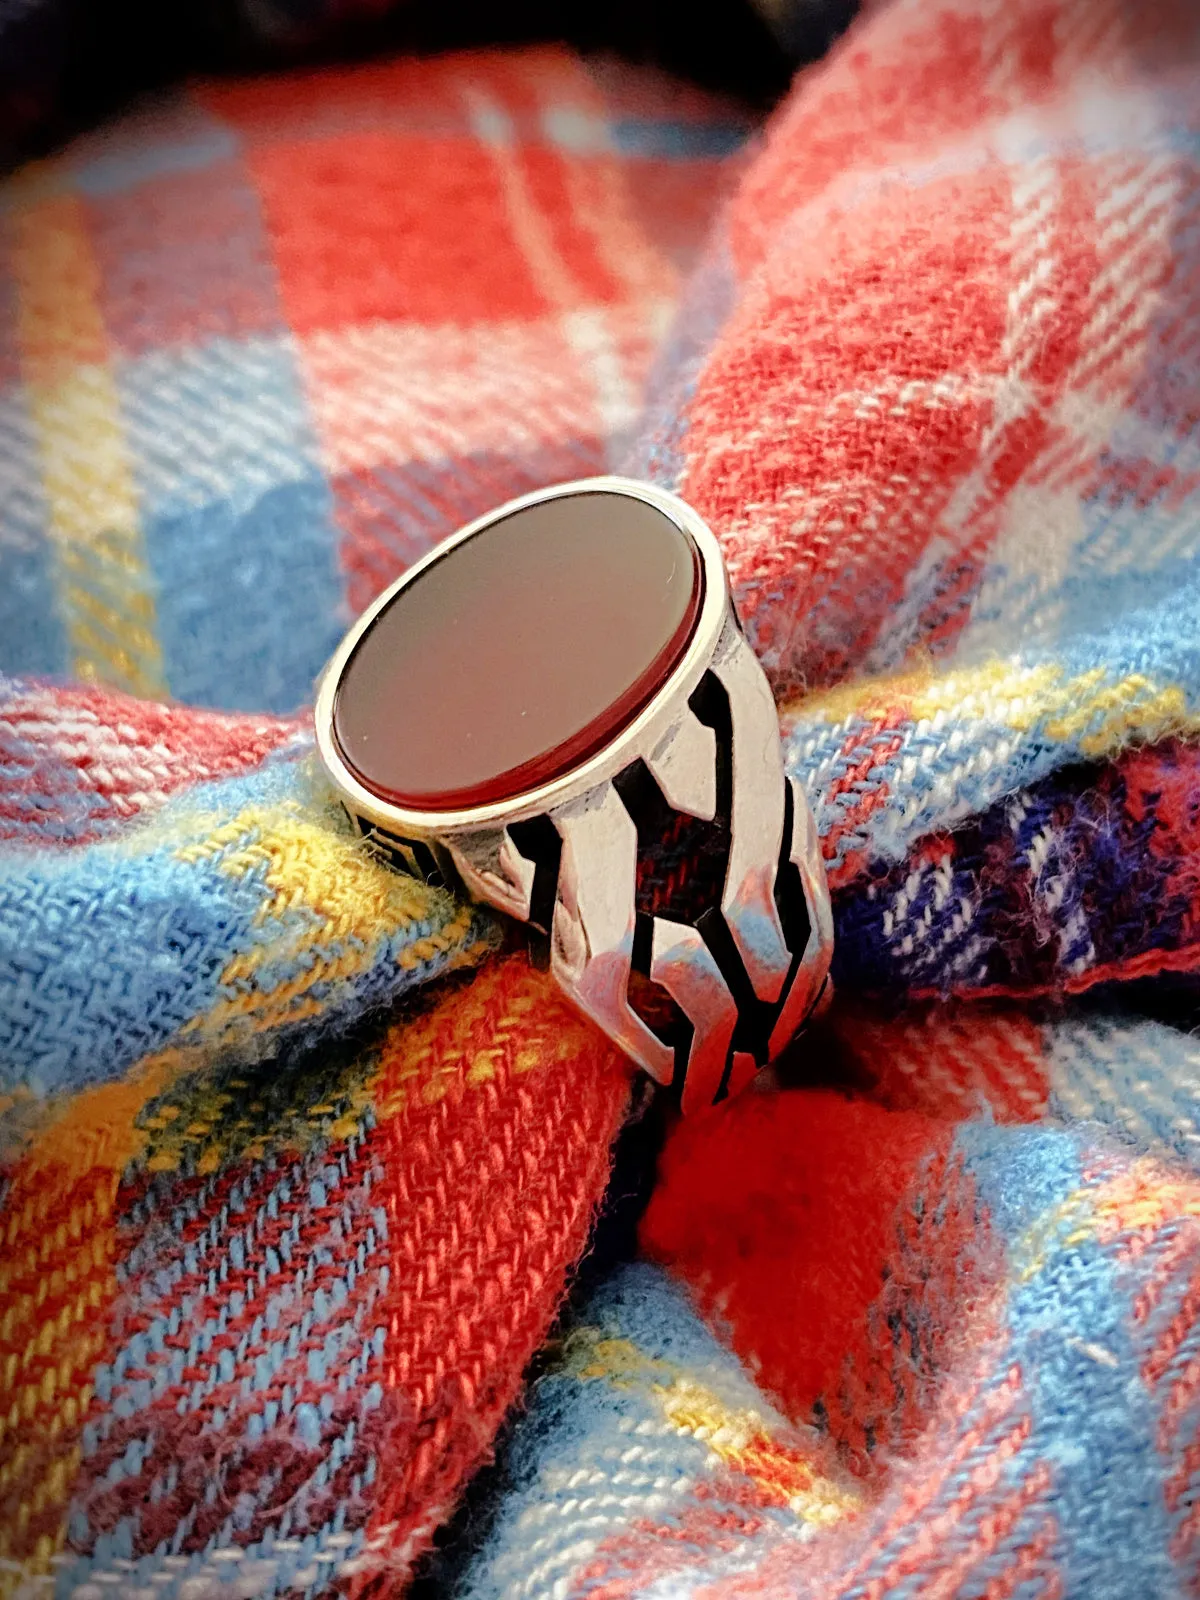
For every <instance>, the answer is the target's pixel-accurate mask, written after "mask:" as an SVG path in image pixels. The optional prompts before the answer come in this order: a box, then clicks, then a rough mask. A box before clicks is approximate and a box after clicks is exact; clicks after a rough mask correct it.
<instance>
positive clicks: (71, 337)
mask: <svg viewBox="0 0 1200 1600" xmlns="http://www.w3.org/2000/svg"><path fill="white" fill-rule="evenodd" d="M26 187H27V188H28V191H29V193H28V199H27V201H26V202H25V203H23V202H22V199H21V194H22V185H21V182H20V180H18V182H17V184H16V192H15V198H16V203H15V205H14V206H13V209H12V211H11V213H10V218H9V224H10V230H11V237H12V268H13V275H14V278H15V281H16V287H17V316H16V326H17V339H18V344H19V347H20V352H21V363H22V371H23V375H24V378H25V383H26V387H27V391H28V403H29V410H30V415H31V418H32V421H33V426H34V430H35V433H36V435H37V441H38V448H39V453H40V457H41V466H42V486H43V491H44V493H45V497H46V505H47V511H48V517H49V531H50V536H51V540H52V542H53V547H54V550H55V556H56V574H55V578H56V584H57V590H58V598H59V605H60V609H61V611H62V615H63V621H64V623H65V626H66V630H67V637H68V640H69V643H70V649H71V656H72V667H73V670H74V672H75V673H76V675H77V676H79V677H81V678H84V679H88V680H99V681H101V682H104V683H110V684H113V685H115V686H116V687H118V688H122V689H127V690H130V691H131V692H132V693H134V694H139V695H144V696H155V695H162V694H163V693H164V692H165V690H166V683H165V680H164V676H163V662H162V652H161V649H160V647H159V642H158V630H157V623H156V616H155V606H154V599H153V590H152V583H151V579H150V574H149V570H148V568H147V564H146V553H145V548H144V544H143V540H142V535H141V526H140V522H139V518H138V507H137V492H136V488H135V485H134V480H133V472H132V468H131V465H130V460H129V454H128V451H127V449H126V445H125V439H124V434H123V431H122V427H121V417H120V399H119V396H118V393H117V386H116V382H115V379H114V377H113V372H112V368H111V364H110V359H109V349H108V339H107V335H106V331H105V328H104V321H103V316H102V314H101V310H100V303H99V291H100V277H99V271H98V268H97V265H96V260H95V256H94V253H93V251H92V247H91V241H90V239H89V237H88V230H87V218H86V215H85V213H84V209H83V206H82V204H81V202H80V201H79V200H78V199H76V198H73V197H71V196H55V197H51V198H40V197H39V196H38V191H37V188H36V186H35V185H34V183H33V181H32V180H30V181H29V183H28V184H27V186H26Z"/></svg>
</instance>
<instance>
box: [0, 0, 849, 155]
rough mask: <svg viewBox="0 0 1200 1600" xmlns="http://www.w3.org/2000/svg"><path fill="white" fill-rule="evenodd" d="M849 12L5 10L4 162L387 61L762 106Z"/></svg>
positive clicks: (665, 1)
mask: <svg viewBox="0 0 1200 1600" xmlns="http://www.w3.org/2000/svg"><path fill="white" fill-rule="evenodd" d="M854 9H855V0H753V3H752V0H711V3H710V4H708V5H706V6H705V7H704V8H703V10H702V11H701V12H697V11H696V9H695V8H694V7H692V6H687V5H684V4H683V3H682V0H652V3H647V4H640V3H632V0H616V3H611V4H595V3H587V4H570V5H564V4H561V3H559V0H509V3H507V4H505V5H503V6H493V5H485V4H481V3H479V0H457V3H454V4H450V5H436V4H432V3H430V0H184V3H180V4H176V5H172V6H160V5H155V4H153V3H152V0H110V3H107V4H103V3H98V0H12V3H10V4H8V5H6V6H5V7H4V8H3V9H2V10H0V160H3V161H8V162H11V161H12V160H13V159H15V158H16V157H17V156H20V155H30V154H36V153H38V152H39V151H44V150H46V149H48V148H50V147H51V146H52V145H53V144H54V142H55V141H61V140H62V139H63V138H64V137H65V136H67V135H69V134H71V133H75V132H79V131H81V130H82V129H83V128H84V127H86V126H87V125H88V124H90V123H93V122H95V121H96V120H97V119H98V118H99V117H100V116H102V115H106V114H109V115H111V114H112V113H114V112H115V111H117V110H119V109H120V108H121V106H122V104H123V103H125V102H127V101H128V100H129V99H130V98H131V97H133V96H136V95H138V94H139V93H143V92H146V91H149V90H155V89H161V88H163V87H166V86H168V85H170V84H171V83H172V82H174V81H177V80H179V79H181V78H183V77H186V76H188V75H190V74H196V73H209V74H211V73H216V72H221V71H235V72H236V71H240V72H245V71H247V70H252V69H260V70H261V69H266V68H271V67H275V68H278V67H281V66H285V65H289V64H290V65H296V64H299V63H303V62H305V61H308V62H314V61H327V62H336V61H338V60H341V61H347V60H350V59H366V58H369V57H372V56H376V57H377V56H379V55H381V54H385V53H388V52H394V51H396V50H405V51H408V52H419V53H428V52H431V51H445V50H450V49H455V48H462V47H464V46H472V47H481V46H488V45H514V44H531V43H561V44H566V45H570V46H572V47H574V48H576V49H580V50H584V51H589V52H591V51H597V50H601V51H603V50H608V51H616V52H619V53H620V54H621V55H622V56H623V57H625V58H626V59H628V60H631V61H633V62H637V63H641V64H649V65H657V66H659V67H661V68H663V69H665V70H670V71H673V72H675V73H677V74H679V75H682V76H686V77H690V78H693V79H695V80H697V81H699V82H702V83H705V84H707V85H708V86H709V87H715V88H721V89H725V90H727V91H729V92H731V93H738V94H741V95H743V96H745V97H747V98H750V99H752V100H755V101H757V102H758V103H760V104H765V103H769V102H770V101H772V100H774V99H777V98H778V96H779V95H780V94H781V93H782V92H783V90H784V89H785V88H786V86H787V82H788V77H789V73H790V71H791V69H792V67H793V66H794V65H795V63H796V62H798V61H808V60H814V59H816V58H817V57H818V56H820V55H822V54H823V53H824V51H825V50H826V49H827V48H828V46H829V44H830V42H831V41H832V39H833V38H835V37H836V35H837V34H838V33H839V32H840V31H841V30H842V29H843V28H844V27H845V26H846V23H847V22H848V21H849V19H850V17H851V16H852V15H853V13H854Z"/></svg>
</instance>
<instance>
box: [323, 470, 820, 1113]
mask: <svg viewBox="0 0 1200 1600" xmlns="http://www.w3.org/2000/svg"><path fill="white" fill-rule="evenodd" d="M316 728H317V742H318V748H319V751H320V754H321V758H322V760H323V763H324V765H325V768H326V770H327V772H328V774H329V777H330V779H331V780H332V782H333V784H334V786H335V787H336V789H337V791H338V793H339V795H340V797H341V799H342V801H343V803H344V805H345V807H346V809H347V811H348V812H349V814H350V816H351V818H352V819H353V821H354V823H355V825H356V826H357V827H358V829H359V830H360V831H361V832H362V833H364V834H366V835H367V836H369V837H370V838H372V839H373V840H375V841H376V842H377V843H378V844H379V845H380V846H381V847H383V848H385V849H386V850H387V851H388V852H389V854H390V857H391V859H392V860H393V861H394V863H395V864H396V865H397V866H399V867H400V868H402V869H403V870H407V871H411V872H415V873H417V874H418V875H420V876H422V877H425V878H431V879H436V880H439V881H442V882H446V883H449V884H451V885H453V886H455V887H461V889H463V890H465V891H466V892H467V893H468V894H470V895H471V896H473V897H474V898H476V899H478V900H481V901H484V902H486V903H487V904H489V905H491V906H493V907H495V908H496V909H497V910H499V911H501V912H503V913H505V914H506V915H508V916H510V917H514V918H516V919H518V920H519V921H521V922H523V923H525V924H526V925H527V927H528V930H529V935H530V948H531V952H532V954H533V957H534V959H535V960H536V961H538V962H539V963H541V964H543V965H546V966H548V967H549V969H550V970H551V972H552V973H553V974H554V976H555V977H556V979H557V980H558V982H559V984H560V985H561V987H562V989H563V990H564V991H565V993H566V994H567V995H568V996H569V997H570V998H571V1000H573V1001H574V1003H575V1004H576V1005H577V1006H578V1007H579V1009H580V1010H581V1011H583V1012H584V1013H585V1014H586V1015H587V1016H588V1017H590V1018H591V1019H592V1020H593V1021H594V1022H595V1023H597V1024H598V1025H599V1026H600V1027H601V1028H602V1029H604V1031H605V1032H606V1033H607V1034H608V1035H609V1036H610V1037H611V1038H612V1039H613V1040H614V1041H615V1042H616V1043H617V1044H618V1045H619V1046H620V1047H621V1049H622V1050H623V1051H624V1052H625V1053H626V1054H627V1055H628V1056H629V1057H630V1058H631V1059H632V1060H633V1061H635V1062H636V1063H637V1064H638V1065H639V1066H641V1067H643V1068H644V1069H645V1070H646V1071H647V1072H648V1073H650V1075H651V1076H652V1077H653V1078H655V1079H657V1080H658V1081H659V1082H660V1083H662V1084H667V1085H672V1086H673V1087H674V1089H675V1091H676V1092H677V1093H678V1094H679V1096H680V1098H681V1101H682V1105H683V1109H684V1110H685V1111H689V1110H693V1109H695V1108H697V1107H699V1106H701V1105H706V1104H710V1103H712V1102H714V1101H717V1100H720V1099H723V1098H724V1097H725V1096H726V1095H727V1094H729V1093H731V1092H733V1091H734V1090H736V1089H738V1088H739V1087H741V1086H742V1085H743V1084H744V1083H745V1082H747V1081H748V1080H749V1079H751V1078H752V1077H753V1076H754V1074H755V1072H756V1071H757V1070H758V1069H759V1068H760V1067H762V1066H765V1065H766V1064H767V1063H768V1062H769V1061H771V1060H772V1059H774V1058H775V1057H776V1056H777V1055H778V1054H779V1052H780V1051H781V1050H782V1049H783V1048H784V1046H785V1045H786V1044H787V1043H788V1042H789V1041H790V1040H791V1039H792V1037H793V1036H794V1035H795V1034H796V1032H797V1031H798V1030H799V1029H800V1028H801V1027H802V1026H803V1024H804V1022H805V1021H806V1020H807V1018H808V1017H809V1015H810V1014H811V1013H812V1011H813V1010H814V1008H815V1006H816V1005H817V1003H818V1002H819V1000H820V999H821V996H822V993H823V991H824V989H825V986H826V983H827V975H828V970H829V961H830V955H831V952H832V944H833V934H832V919H831V914H830V905H829V894H828V889H827V887H826V883H825V874H824V868H823V865H822V861H821V855H820V851H819V848H818V843H817V839H816V835H815V830H814V827H813V822H812V817H811V814H810V811H809V807H808V804H807V801H806V799H805V797H804V794H803V791H802V790H801V788H800V786H799V784H798V783H797V782H796V781H795V779H791V778H788V777H787V775H786V774H785V771H784V766H783V760H782V753H781V749H780V742H779V731H778V721H777V716H776V710H775V705H774V701H773V698H772V695H771V691H770V686H769V684H768V683H767V680H766V677H765V675H764V674H763V671H762V668H761V666H760V665H759V663H758V660H757V658H756V657H755V655H754V653H753V651H752V650H751V649H750V647H749V645H748V644H747V642H746V640H745V638H744V637H743V634H742V632H741V629H740V627H739V624H738V620H737V616H736V613H735V611H734V608H733V603H732V600H731V597H730V593H729V584H728V578H727V575H726V571H725V566H724V562H723V559H722V556H721V551H720V547H719V545H718V543H717V541H716V539H715V538H714V536H713V534H712V533H711V531H710V530H709V529H708V528H707V527H706V525H705V524H704V522H703V520H702V519H701V518H700V517H699V516H698V515H697V514H696V513H695V512H694V511H693V510H692V509H691V508H690V507H689V506H687V505H686V504H684V502H683V501H681V500H679V499H678V498H677V497H675V496H674V495H671V494H668V493H667V492H665V491H663V490H661V489H658V488H655V487H653V486H651V485H647V484H642V483H637V482H634V481H632V480H627V479H621V478H615V477H605V478H593V479H586V480H581V481H579V482H575V483H568V484H563V485H559V486H556V487H554V488H552V489H548V490H543V491H539V492H538V493H535V494H531V495H526V496H524V497H522V498H521V499H519V500H514V501H511V502H510V503H509V504H507V505H504V506H501V507H500V508H498V509H497V510H496V511H493V512H491V513H489V514H488V515H487V516H486V517H483V518H480V519H479V520H478V521H476V522H473V523H471V524H470V525H469V526H468V527H466V528H463V529H462V530H461V531H460V532H458V533H456V534H455V535H453V536H452V537H451V538H450V539H447V540H446V541H444V542H443V543H442V544H441V545H439V546H438V547H437V548H436V549H435V550H433V551H431V552H430V554H429V555H428V556H427V557H426V558H425V559H424V560H423V561H421V562H420V563H419V564H418V565H417V566H415V567H413V568H412V569H411V570H410V571H409V572H407V573H405V574H404V576H403V577H402V578H400V579H399V580H398V582H397V583H395V584H393V585H392V587H391V588H390V589H388V590H386V591H385V592H384V593H383V594H382V595H381V596H380V597H379V598H378V600H376V601H375V602H374V604H373V605H372V606H371V607H370V608H369V609H368V610H367V611H366V612H365V613H364V614H363V616H361V617H360V618H359V619H358V621H357V622H356V623H355V624H354V626H353V627H352V628H351V629H350V631H349V633H348V634H347V635H346V638H345V639H344V640H343V641H342V644H341V645H340V647H339V649H338V650H337V652H336V653H335V655H334V657H333V659H332V661H331V662H330V664H329V666H328V668H327V669H326V672H325V674H324V677H323V679H322V682H321V686H320V690H319V694H318V700H317V708H316Z"/></svg>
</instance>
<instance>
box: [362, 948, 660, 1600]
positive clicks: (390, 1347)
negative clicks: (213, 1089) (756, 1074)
mask: <svg viewBox="0 0 1200 1600" xmlns="http://www.w3.org/2000/svg"><path fill="white" fill-rule="evenodd" d="M629 1085H630V1077H629V1072H628V1070H627V1068H626V1065H625V1063H624V1061H623V1059H622V1058H621V1057H620V1056H619V1055H618V1053H617V1052H616V1051H615V1050H614V1048H613V1047H612V1045H611V1044H609V1042H608V1041H607V1040H606V1039H605V1038H604V1037H603V1036H602V1035H601V1034H600V1033H599V1031H598V1030H597V1029H595V1028H593V1027H591V1026H590V1025H588V1024H587V1023H585V1022H583V1021H582V1020H581V1019H580V1018H579V1017H578V1016H577V1015H576V1014H575V1013H574V1012H573V1011H571V1010H570V1009H569V1008H568V1007H567V1005H566V1003H565V1002H564V1001H563V1000H562V998H561V996H560V995H559V994H558V992H557V990H556V988H555V986H554V984H553V983H552V981H551V980H550V979H549V978H548V977H547V976H545V975H544V974H540V973H537V972H534V971H532V970H531V969H530V967H529V965H528V963H527V962H526V961H525V960H524V959H523V958H517V957H514V958H510V959H508V960H503V961H497V962H494V963H493V964H492V965H491V966H489V967H485V968H484V969H483V970H482V971H481V972H479V973H478V974H476V976H475V977H474V978H473V980H472V982H471V983H470V985H468V986H464V987H461V988H453V989H451V990H450V991H449V992H448V993H447V994H445V996H444V997H443V998H442V1000H441V1001H440V1002H439V1003H438V1004H437V1005H436V1006H434V1007H433V1008H432V1009H431V1010H429V1011H428V1012H426V1013H424V1014H423V1015H421V1016H419V1017H417V1018H416V1019H415V1020H414V1021H412V1022H410V1023H408V1024H407V1025H405V1026H403V1027H397V1028H396V1029H394V1030H393V1032H392V1034H391V1035H390V1037H389V1039H388V1041H387V1044H386V1046H385V1048H384V1051H383V1055H382V1058H381V1062H380V1067H379V1072H378V1075H377V1078H376V1080H375V1084H374V1090H373V1095H374V1101H375V1105H376V1110H377V1115H378V1117H379V1124H378V1127H377V1129H376V1131H375V1133H374V1134H373V1135H372V1143H373V1146H374V1148H375V1149H376V1150H377V1151H378V1153H379V1158H380V1161H381V1166H382V1171H383V1177H382V1179H381V1180H380V1182H379V1184H378V1185H377V1186H376V1188H375V1189H374V1191H373V1193H374V1194H375V1195H376V1196H377V1197H378V1198H377V1201H376V1203H377V1204H379V1205H381V1206H383V1207H384V1208H385V1210H386V1213H387V1217H388V1238H389V1249H390V1255H391V1262H390V1266H391V1273H390V1279H389V1286H388V1297H387V1301H386V1303H385V1304H384V1307H383V1315H384V1318H385V1326H386V1328H387V1343H386V1346H385V1354H384V1364H385V1390H386V1396H387V1400H386V1403H387V1404H389V1405H392V1406H394V1407H395V1409H396V1414H397V1416H398V1417H401V1418H403V1419H404V1422H403V1426H400V1427H397V1428H396V1429H395V1430H394V1431H393V1436H392V1442H391V1447H390V1450H389V1452H388V1455H387V1458H385V1459H383V1460H381V1461H380V1464H379V1465H380V1471H379V1477H380V1482H381V1484H382V1486H383V1487H382V1492H381V1494H380V1498H379V1501H378V1503H377V1505H376V1508H375V1511H374V1514H373V1516H372V1519H371V1522H370V1524H369V1526H368V1528H367V1533H366V1539H365V1543H364V1546H363V1549H362V1550H361V1552H360V1553H359V1555H358V1557H357V1558H356V1560H355V1563H354V1570H353V1572H352V1573H351V1574H350V1587H349V1590H348V1593H349V1594H350V1595H352V1596H354V1595H358V1594H365V1593H368V1592H370V1593H375V1592H377V1591H376V1589H374V1588H372V1584H378V1583H379V1581H380V1575H381V1574H387V1575H388V1579H389V1581H392V1582H395V1583H397V1584H398V1583H399V1582H401V1581H402V1574H403V1572H404V1571H406V1570H407V1568H408V1567H409V1566H410V1565H411V1562H412V1560H413V1559H414V1558H415V1556H416V1555H417V1554H418V1553H419V1551H420V1550H421V1549H422V1548H424V1547H426V1546H427V1545H428V1543H429V1541H430V1540H431V1539H432V1536H433V1531H434V1529H435V1527H436V1526H437V1524H438V1523H439V1522H440V1521H441V1520H442V1519H443V1517H444V1516H445V1513H446V1510H447V1507H448V1506H449V1505H450V1504H451V1503H452V1501H453V1500H454V1499H455V1498H456V1496H457V1493H458V1491H459V1489H460V1487H461V1485H462V1484H463V1482H464V1481H465V1480H466V1478H467V1476H468V1475H469V1473H470V1472H471V1471H473V1470H474V1468H475V1467H476V1466H477V1465H478V1463H479V1462H480V1460H481V1459H482V1458H483V1457H484V1456H485V1455H486V1453H487V1451H488V1450H489V1448H490V1444H491V1439H492V1435H493V1433H494V1430H495V1428H496V1427H497V1426H498V1425H499V1421H500V1418H501V1417H502V1416H503V1414H504V1413H505V1411H507V1409H508V1408H509V1406H510V1405H511V1404H512V1402H513V1401H514V1400H515V1398H516V1396H517V1394H518V1392H519V1390H520V1384H521V1376H522V1373H523V1371H524V1369H525V1366H526V1364H527V1363H528V1361H529V1360H530V1358H531V1357H532V1356H533V1354H534V1352H535V1351H536V1350H537V1348H538V1346H539V1345H540V1344H541V1343H542V1341H543V1339H544V1338H545V1335H546V1332H547V1330H548V1329H549V1327H550V1325H551V1323H552V1321H553V1319H554V1316H555V1314H556V1312H557V1309H558V1306H559V1303H560V1300H561V1298H562V1295H563V1293H564V1290H565V1285H566V1280H567V1274H568V1272H569V1271H570V1269H571V1267H572V1266H573V1264H574V1263H575V1261H576V1260H577V1259H578V1258H579V1256H580V1255H581V1254H582V1251H583V1249H584V1246H585V1244H586V1242H587V1235H588V1229H589V1226H590V1223H591V1218H592V1214H593V1211H594V1208H595V1206H596V1205H597V1203H598V1202H599V1200H600V1198H601V1196H602V1195H603V1192H604V1187H605V1184H606V1182H607V1177H608V1170H609V1159H610V1158H609V1150H610V1147H611V1144H612V1141H613V1139H614V1138H615V1136H616V1132H617V1129H618V1128H619V1126H620V1123H621V1120H622V1117H623V1114H624V1111H625V1108H626V1105H627V1103H628V1098H629ZM389 1592H390V1590H389Z"/></svg>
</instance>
